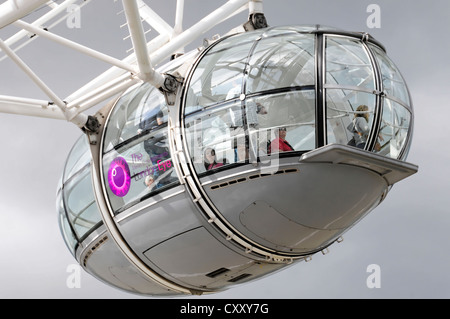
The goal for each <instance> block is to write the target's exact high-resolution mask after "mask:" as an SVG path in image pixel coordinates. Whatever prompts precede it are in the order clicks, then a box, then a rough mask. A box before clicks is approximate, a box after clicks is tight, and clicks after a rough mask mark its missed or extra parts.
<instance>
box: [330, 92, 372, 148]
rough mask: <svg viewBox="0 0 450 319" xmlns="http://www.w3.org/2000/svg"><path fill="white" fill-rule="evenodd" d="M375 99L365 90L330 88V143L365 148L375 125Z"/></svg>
mask: <svg viewBox="0 0 450 319" xmlns="http://www.w3.org/2000/svg"><path fill="white" fill-rule="evenodd" d="M375 100H376V99H375V95H373V94H369V93H365V92H358V91H351V90H341V89H328V90H327V101H326V103H327V137H328V144H331V143H338V144H347V145H350V146H356V147H359V148H364V147H365V146H366V142H367V138H368V136H369V134H370V130H371V128H372V127H373V118H374V109H375Z"/></svg>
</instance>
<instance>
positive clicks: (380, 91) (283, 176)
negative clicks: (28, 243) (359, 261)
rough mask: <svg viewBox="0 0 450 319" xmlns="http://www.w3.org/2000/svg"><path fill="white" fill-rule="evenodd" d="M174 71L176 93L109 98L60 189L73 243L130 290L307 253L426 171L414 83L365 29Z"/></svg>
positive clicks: (284, 36) (146, 89) (142, 88)
mask: <svg viewBox="0 0 450 319" xmlns="http://www.w3.org/2000/svg"><path fill="white" fill-rule="evenodd" d="M161 72H162V73H167V74H172V75H174V78H176V79H177V80H179V83H178V85H177V87H176V94H175V99H174V100H173V103H168V100H167V99H166V98H165V96H164V95H163V94H161V91H160V90H158V89H157V88H155V87H153V86H151V85H150V84H149V83H146V82H144V83H138V84H136V85H134V86H133V87H131V88H130V89H128V90H127V91H126V92H124V93H123V94H122V95H121V96H120V97H119V98H118V99H117V100H115V101H113V103H110V104H108V105H107V106H106V107H105V108H103V109H102V110H101V111H100V112H99V114H97V118H98V119H99V121H100V131H99V132H98V133H96V138H97V140H98V142H96V143H91V142H92V139H89V138H86V136H85V135H83V136H82V137H81V138H80V139H79V140H78V142H77V143H76V144H75V145H74V147H73V149H72V151H71V153H70V154H69V156H68V159H67V163H66V166H65V169H64V172H63V177H62V181H61V184H60V188H59V191H58V210H59V216H60V225H61V229H62V233H63V235H64V238H65V241H66V243H67V246H68V247H69V249H70V250H71V252H72V254H73V255H74V256H75V258H76V259H77V261H78V262H79V263H80V264H81V265H82V267H83V268H84V269H85V270H86V271H87V272H89V273H90V274H92V275H93V276H95V277H97V278H99V279H100V280H102V281H105V282H107V283H109V284H111V285H113V286H116V287H118V288H120V289H124V290H126V291H130V292H133V293H139V294H146V295H177V294H202V293H212V292H218V291H221V290H223V289H227V288H229V287H231V286H233V285H236V284H239V283H242V282H248V281H251V280H254V279H256V278H260V277H262V276H265V275H268V274H270V273H272V272H275V271H277V270H280V269H282V268H284V267H286V266H288V265H290V264H292V263H295V262H299V261H302V260H306V259H308V258H309V259H310V258H311V256H312V255H313V254H315V253H317V252H323V251H328V250H327V248H328V247H329V246H330V245H331V244H333V243H334V242H335V241H338V240H340V238H341V236H342V234H343V233H344V232H346V231H347V230H348V229H350V228H351V227H353V226H354V225H355V224H356V223H357V222H358V221H359V220H361V218H363V217H364V216H365V215H366V214H368V213H369V212H370V211H371V210H373V209H374V208H375V207H376V206H378V205H379V204H380V202H381V201H382V200H383V199H384V198H385V196H386V195H387V193H388V192H389V190H390V188H391V187H392V186H393V185H394V184H395V183H397V182H398V181H401V180H402V179H404V178H406V177H408V176H410V175H412V174H414V173H415V172H416V171H417V166H415V165H413V164H410V163H408V162H406V161H405V160H406V157H407V154H408V151H409V148H410V145H411V137H412V132H413V122H414V112H413V107H412V102H411V99H410V95H409V92H408V88H407V85H406V83H405V81H404V79H403V77H402V76H401V74H400V72H399V70H398V69H397V67H396V66H395V64H394V63H393V62H392V61H391V59H390V58H389V57H388V55H387V53H386V50H385V48H384V47H383V45H382V44H380V43H379V42H378V41H377V40H375V39H374V38H372V37H371V36H369V35H367V34H363V33H356V32H347V31H342V30H338V29H335V28H330V27H324V26H284V27H268V28H263V29H258V30H254V31H249V32H245V33H239V34H232V35H229V36H226V37H224V38H220V39H217V40H216V41H214V42H213V43H210V44H209V45H208V46H207V47H206V48H203V49H202V50H200V51H198V50H196V51H195V52H191V53H186V54H184V55H182V56H180V57H178V58H176V59H174V60H172V61H171V62H169V63H168V64H166V65H165V66H164V67H163V68H161ZM172 104H173V105H172Z"/></svg>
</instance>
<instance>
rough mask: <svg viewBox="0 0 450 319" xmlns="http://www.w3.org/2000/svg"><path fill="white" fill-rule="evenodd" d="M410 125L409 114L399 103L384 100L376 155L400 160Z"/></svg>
mask: <svg viewBox="0 0 450 319" xmlns="http://www.w3.org/2000/svg"><path fill="white" fill-rule="evenodd" d="M410 123H411V113H410V112H409V111H408V110H407V109H406V108H405V107H403V106H402V105H400V104H399V103H396V102H394V101H392V100H389V99H386V98H385V99H384V106H383V120H382V123H381V128H380V134H379V144H380V145H379V148H378V153H379V154H382V155H385V156H389V157H392V158H396V159H398V158H400V154H401V152H402V150H403V148H404V147H405V143H406V141H407V135H408V131H409V126H410Z"/></svg>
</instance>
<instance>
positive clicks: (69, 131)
mask: <svg viewBox="0 0 450 319" xmlns="http://www.w3.org/2000/svg"><path fill="white" fill-rule="evenodd" d="M145 2H146V3H148V4H149V5H150V6H151V7H152V8H154V10H155V11H156V12H158V13H159V14H160V15H161V16H162V17H164V18H165V19H167V22H169V23H170V24H173V20H174V11H173V8H174V6H175V0H167V1H165V2H164V3H166V2H168V3H169V5H166V4H164V6H163V5H162V2H161V1H156V0H153V1H149V0H147V1H145ZM213 3H216V5H217V4H219V3H223V1H209V0H208V1H207V0H203V1H200V0H186V1H185V18H184V24H185V25H184V27H185V28H187V27H189V26H190V25H192V24H193V23H194V22H195V21H197V20H198V19H199V18H200V17H202V16H203V15H206V14H207V13H208V12H210V11H212V10H213V9H214V5H213ZM370 4H377V5H378V7H379V8H380V9H381V15H380V18H381V20H380V27H379V28H369V26H368V24H367V18H368V17H369V15H370V14H371V13H368V12H367V8H368V6H369V5H370ZM120 10H121V4H120V1H119V2H116V3H114V2H113V1H112V0H96V1H93V3H91V4H89V5H88V6H86V7H85V8H84V9H83V11H82V13H81V16H80V17H81V27H80V28H72V29H71V28H69V27H68V26H67V25H66V23H64V22H63V23H62V24H61V25H60V26H59V27H58V28H56V29H55V30H54V31H55V32H57V33H59V34H64V35H66V36H68V37H70V38H72V39H74V40H76V41H79V42H81V43H83V44H86V45H90V46H93V47H94V48H95V49H98V50H100V51H102V52H105V53H108V54H112V55H114V56H116V57H118V58H124V57H125V56H126V55H127V53H126V50H127V49H128V48H129V47H130V43H129V42H127V41H123V40H122V38H123V37H125V36H126V30H125V29H120V28H119V26H120V25H121V24H123V23H124V16H123V15H116V13H117V12H118V11H120ZM264 11H265V15H266V18H267V20H268V23H269V24H270V25H271V26H276V25H287V24H324V25H329V26H334V27H338V28H342V29H346V30H350V31H364V32H369V33H370V34H371V35H373V36H374V37H375V38H376V39H377V40H379V41H380V42H381V43H383V44H384V45H385V47H386V48H387V51H388V54H389V56H390V57H391V58H392V59H393V60H394V62H395V63H396V64H397V66H398V67H399V69H400V70H401V72H402V74H403V76H404V77H405V79H406V81H407V84H408V86H409V89H410V91H411V94H412V98H413V102H414V110H415V131H414V139H413V144H412V147H411V151H410V154H409V157H408V161H409V162H411V163H414V164H417V165H419V172H418V173H417V174H416V175H414V176H412V177H410V178H408V179H406V180H404V181H402V182H400V183H398V184H396V185H395V186H394V188H393V189H392V191H391V192H390V193H389V195H388V197H387V199H386V200H385V201H384V202H383V203H382V204H381V205H380V206H379V207H377V208H376V209H375V210H374V211H373V212H372V213H371V214H369V215H368V216H367V217H365V218H364V219H363V220H362V221H361V222H360V223H358V224H357V225H356V226H355V227H353V228H352V229H351V230H350V231H348V232H347V233H346V234H345V235H344V241H343V242H342V243H339V244H337V243H335V244H333V245H332V246H331V247H330V252H329V253H328V254H327V255H322V254H320V253H319V254H316V255H314V256H313V258H312V261H310V262H308V263H305V262H300V263H297V264H295V265H294V266H291V267H290V268H288V269H286V270H283V271H281V272H278V273H276V274H274V275H272V276H269V277H266V278H263V279H261V280H258V281H255V282H250V283H247V284H244V285H241V286H237V287H235V288H231V289H230V290H228V291H225V292H222V293H219V294H216V295H213V296H212V297H214V298H244V297H245V298H449V297H450V288H449V287H450V275H449V266H450V253H449V248H448V246H449V244H450V231H449V230H448V229H449V226H450V214H449V207H450V182H449V179H450V169H449V165H448V163H449V162H450V150H449V148H448V145H449V143H448V141H447V139H446V137H447V136H449V135H450V134H449V133H450V132H449V125H447V119H448V118H449V115H450V109H449V106H448V103H449V102H448V100H449V97H450V94H449V89H448V82H449V81H448V74H449V72H450V64H449V60H448V59H449V57H450V44H449V41H448V40H447V39H446V32H447V31H448V30H449V26H448V19H449V18H450V2H449V1H448V0H433V1H418V0H413V1H411V0H408V1H406V0H397V1H391V0H383V1H382V0H370V1H366V0H319V1H304V0H302V1H299V0H276V1H275V0H265V2H264ZM246 14H247V13H242V14H240V15H239V16H238V17H237V18H234V19H233V20H232V21H230V22H228V23H226V24H223V25H221V26H220V27H218V28H216V29H214V30H212V31H211V32H209V33H208V35H212V34H215V33H218V34H223V33H225V32H226V31H228V30H229V29H231V28H232V27H234V26H237V25H238V24H239V23H243V22H244V21H245V19H246ZM100 17H101V18H100ZM10 30H14V29H13V28H8V29H7V30H0V37H1V38H2V39H3V40H5V39H6V38H7V37H8V36H9V35H10V33H11V31H10ZM93 30H94V31H93ZM201 40H202V38H200V39H198V41H197V42H195V43H194V44H193V45H192V48H194V47H196V46H200V45H201V43H202V41H201ZM19 55H20V56H21V57H22V58H23V59H24V60H25V61H27V62H28V63H30V65H31V66H32V67H33V68H35V70H36V72H37V73H38V74H39V76H41V77H42V78H43V79H44V80H45V81H47V83H48V84H49V86H50V87H51V88H52V89H53V90H54V91H55V92H57V93H58V94H59V95H60V96H61V97H65V96H68V95H69V94H70V93H71V92H73V91H75V90H76V89H77V88H78V87H81V86H82V85H83V84H84V83H85V82H87V81H88V80H90V79H92V78H93V77H95V76H96V75H97V74H100V73H101V72H102V71H103V70H106V69H107V67H108V66H106V65H103V64H102V63H98V62H96V61H92V59H85V58H83V57H82V58H80V57H79V55H78V54H72V53H71V52H70V51H68V50H65V49H61V48H60V47H59V46H57V45H55V44H52V43H49V42H47V41H34V42H33V43H32V44H31V45H29V46H28V47H27V48H26V49H24V50H22V51H20V52H19ZM82 67H83V68H82ZM0 70H1V71H0V95H14V96H24V97H30V98H42V99H43V98H46V97H45V96H44V95H43V94H42V92H40V91H39V89H37V88H36V86H35V85H34V84H33V83H31V82H30V81H29V80H28V79H27V78H26V77H25V76H23V74H22V72H21V71H20V70H19V69H18V68H16V67H15V66H14V65H12V63H11V62H10V61H8V60H5V61H0ZM80 135H81V131H80V130H79V129H78V128H77V127H75V126H74V125H73V124H70V123H67V122H65V121H58V120H49V119H42V118H31V117H24V116H19V115H10V114H0V136H1V142H0V143H1V144H0V145H1V148H0V154H1V156H0V164H1V166H0V167H1V169H0V198H1V200H0V218H1V222H0V254H1V256H2V257H1V259H0V297H1V298H135V297H136V296H135V295H131V294H128V293H125V292H122V291H119V290H116V289H115V288H111V287H109V286H107V285H105V284H103V283H101V282H100V281H98V280H97V279H95V278H93V277H91V276H90V275H88V274H87V273H85V272H83V273H82V277H81V287H80V288H69V287H68V286H67V284H66V280H67V278H68V276H69V273H68V272H67V268H68V267H69V266H70V265H72V264H75V263H76V262H75V260H74V259H73V257H72V255H71V254H70V252H69V251H68V250H67V248H66V246H65V244H64V242H63V239H62V236H61V234H60V231H59V228H58V223H57V214H56V209H55V206H56V204H55V192H56V187H57V181H58V179H59V177H60V175H61V172H62V168H63V165H64V162H65V159H66V157H67V154H68V152H69V150H70V149H71V147H72V145H73V144H74V142H75V140H76V139H77V138H78V137H79V136H80ZM373 264H376V265H378V266H379V267H380V274H381V277H380V279H381V287H380V288H373V289H370V288H368V286H367V284H366V280H367V278H368V276H369V275H370V273H368V272H367V267H368V266H369V265H373ZM198 298H209V297H198Z"/></svg>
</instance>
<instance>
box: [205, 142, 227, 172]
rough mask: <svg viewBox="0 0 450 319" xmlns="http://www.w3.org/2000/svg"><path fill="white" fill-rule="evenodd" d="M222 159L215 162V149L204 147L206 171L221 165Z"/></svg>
mask: <svg viewBox="0 0 450 319" xmlns="http://www.w3.org/2000/svg"><path fill="white" fill-rule="evenodd" d="M223 164H224V161H221V162H217V158H216V151H215V150H214V149H213V148H210V147H208V148H206V149H205V152H204V165H205V168H206V170H207V171H209V170H210V169H213V168H217V167H221V166H223Z"/></svg>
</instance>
